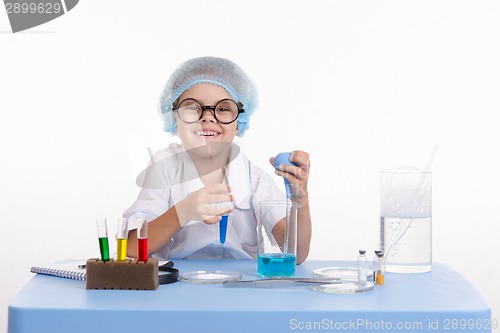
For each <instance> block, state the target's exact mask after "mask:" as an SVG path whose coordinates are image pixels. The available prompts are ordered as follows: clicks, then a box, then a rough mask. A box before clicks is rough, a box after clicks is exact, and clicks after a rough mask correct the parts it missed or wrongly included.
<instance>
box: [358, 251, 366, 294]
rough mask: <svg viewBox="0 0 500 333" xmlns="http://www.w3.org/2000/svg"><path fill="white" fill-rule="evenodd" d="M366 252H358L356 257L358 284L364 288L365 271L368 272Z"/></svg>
mask: <svg viewBox="0 0 500 333" xmlns="http://www.w3.org/2000/svg"><path fill="white" fill-rule="evenodd" d="M365 253H366V251H365V250H359V257H358V282H359V283H360V284H361V285H363V286H365V285H366V283H367V279H368V278H367V270H368V263H367V260H366V255H365Z"/></svg>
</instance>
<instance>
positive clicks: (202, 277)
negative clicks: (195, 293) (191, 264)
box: [181, 271, 241, 284]
mask: <svg viewBox="0 0 500 333" xmlns="http://www.w3.org/2000/svg"><path fill="white" fill-rule="evenodd" d="M240 279H241V273H239V272H230V271H194V272H186V273H183V274H182V275H181V280H182V281H184V282H188V283H194V284H217V283H223V282H225V281H238V280H240Z"/></svg>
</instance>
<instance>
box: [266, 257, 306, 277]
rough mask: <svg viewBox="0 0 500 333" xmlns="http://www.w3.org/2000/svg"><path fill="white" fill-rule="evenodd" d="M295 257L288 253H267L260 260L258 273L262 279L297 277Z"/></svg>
mask: <svg viewBox="0 0 500 333" xmlns="http://www.w3.org/2000/svg"><path fill="white" fill-rule="evenodd" d="M295 262H296V259H295V255H293V254H288V253H265V254H263V255H260V256H259V258H258V264H257V265H258V273H259V276H261V277H286V276H294V275H295Z"/></svg>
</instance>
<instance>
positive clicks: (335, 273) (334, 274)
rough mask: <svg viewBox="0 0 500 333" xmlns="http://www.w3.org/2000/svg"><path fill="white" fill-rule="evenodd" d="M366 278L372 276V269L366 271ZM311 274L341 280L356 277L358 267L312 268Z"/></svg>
mask: <svg viewBox="0 0 500 333" xmlns="http://www.w3.org/2000/svg"><path fill="white" fill-rule="evenodd" d="M366 274H367V278H368V279H372V278H373V271H371V270H368V271H367V272H366ZM313 276H316V277H323V278H337V279H341V280H355V279H357V278H358V268H357V267H356V268H354V267H326V268H318V269H315V270H313Z"/></svg>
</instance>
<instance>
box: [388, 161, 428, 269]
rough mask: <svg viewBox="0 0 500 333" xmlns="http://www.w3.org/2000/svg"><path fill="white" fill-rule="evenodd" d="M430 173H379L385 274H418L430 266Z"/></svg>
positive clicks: (394, 171) (416, 170)
mask: <svg viewBox="0 0 500 333" xmlns="http://www.w3.org/2000/svg"><path fill="white" fill-rule="evenodd" d="M431 175H432V174H431V172H424V171H421V170H418V169H414V168H400V169H395V170H382V171H381V172H380V249H381V250H382V251H383V253H384V257H385V270H386V272H395V273H422V272H428V271H430V270H431V266H432V215H431Z"/></svg>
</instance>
